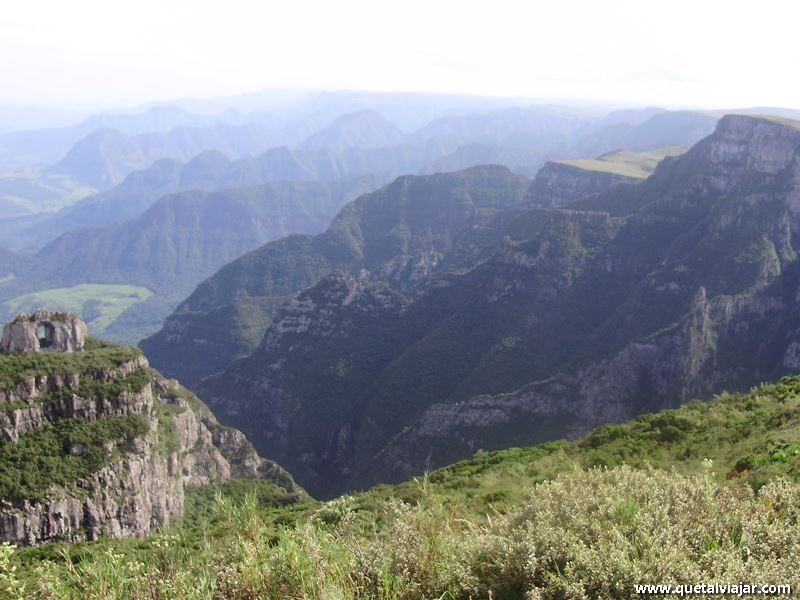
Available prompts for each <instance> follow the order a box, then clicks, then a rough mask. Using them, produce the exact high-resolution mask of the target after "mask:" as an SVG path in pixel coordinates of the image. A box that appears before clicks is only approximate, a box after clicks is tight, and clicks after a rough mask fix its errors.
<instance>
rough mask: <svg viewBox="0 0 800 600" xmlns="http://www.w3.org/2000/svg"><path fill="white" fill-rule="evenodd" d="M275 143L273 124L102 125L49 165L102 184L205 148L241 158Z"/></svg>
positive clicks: (103, 186) (115, 181)
mask: <svg viewBox="0 0 800 600" xmlns="http://www.w3.org/2000/svg"><path fill="white" fill-rule="evenodd" d="M274 144H275V139H274V137H273V136H272V135H271V133H270V130H269V129H268V128H267V127H266V126H264V125H260V124H255V123H251V124H247V125H241V126H232V125H213V126H211V127H179V128H176V129H173V130H171V131H169V132H168V133H146V134H141V135H137V136H132V137H131V136H126V135H124V134H122V133H121V132H119V131H117V130H114V129H101V130H98V131H96V132H94V133H92V134H90V135H89V136H87V137H86V138H84V139H83V140H81V141H80V142H78V143H77V144H75V146H73V147H72V149H70V151H69V153H68V154H67V155H66V156H65V157H64V158H63V159H62V160H61V161H60V162H58V163H57V164H55V165H53V167H52V169H51V170H52V171H54V172H57V173H65V174H68V175H70V176H71V177H73V178H74V179H77V180H78V181H83V182H85V183H89V184H90V185H94V186H95V187H98V188H109V187H111V186H112V185H115V184H117V183H119V182H120V181H122V180H123V179H124V177H125V176H126V175H127V174H128V173H130V172H132V171H135V170H137V169H144V168H146V167H148V166H149V165H150V164H151V163H153V162H154V161H156V160H158V159H161V158H179V159H182V160H188V159H190V158H192V157H193V156H196V155H197V154H199V153H201V152H203V151H206V150H217V151H220V152H223V153H224V154H226V155H228V156H231V157H234V158H238V157H242V156H247V155H256V154H259V153H261V152H264V150H266V149H267V148H270V147H271V146H273V145H274Z"/></svg>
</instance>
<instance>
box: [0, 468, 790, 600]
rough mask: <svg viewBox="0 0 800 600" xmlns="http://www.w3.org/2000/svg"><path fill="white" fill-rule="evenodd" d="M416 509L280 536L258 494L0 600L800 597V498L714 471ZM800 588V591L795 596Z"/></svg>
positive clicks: (347, 501) (337, 514) (784, 488)
mask: <svg viewBox="0 0 800 600" xmlns="http://www.w3.org/2000/svg"><path fill="white" fill-rule="evenodd" d="M419 485H420V493H419V494H418V500H417V501H416V502H414V503H404V502H402V501H400V500H396V499H390V500H388V501H387V502H386V503H385V504H384V505H382V506H380V507H379V508H376V509H372V510H369V511H363V510H362V511H359V510H358V503H357V502H356V501H355V499H354V498H351V497H344V498H340V499H338V500H334V501H332V502H328V503H326V504H322V505H320V506H319V507H318V508H316V509H315V510H313V511H312V512H310V513H309V514H307V515H306V516H305V517H304V518H302V519H299V520H297V521H296V522H294V523H293V524H291V525H289V526H286V527H285V528H284V529H282V530H280V531H278V532H277V533H276V532H275V530H274V527H273V525H274V523H273V521H270V520H268V519H267V518H266V517H265V511H264V509H263V507H262V506H261V505H260V504H259V503H258V501H257V499H256V497H255V496H254V495H248V496H247V497H245V499H244V501H241V502H234V501H231V500H230V499H228V498H225V497H224V496H222V495H219V496H217V498H216V500H215V503H214V508H213V511H212V512H213V513H214V514H213V518H212V519H211V520H210V521H209V524H208V526H207V527H201V528H193V529H192V530H191V533H190V532H189V530H187V529H183V530H181V529H179V528H178V529H174V530H173V531H172V533H171V534H163V535H159V536H155V537H153V538H152V539H150V540H149V541H147V542H133V541H130V540H128V541H120V542H103V543H99V544H88V545H84V546H82V547H80V548H79V549H77V550H75V549H64V550H61V552H60V553H59V554H57V555H56V556H49V557H48V556H46V553H45V556H44V557H40V558H39V559H38V560H32V559H30V557H29V558H28V559H27V560H26V561H24V562H23V561H20V560H19V558H18V557H16V556H15V555H14V553H13V551H12V550H11V549H10V548H8V547H5V548H4V549H3V550H2V552H0V595H2V597H4V598H6V597H7V598H14V599H16V598H42V599H44V598H47V599H53V600H56V599H57V600H62V599H78V598H81V599H82V598H88V599H107V598H113V599H117V598H119V599H128V598H132V599H137V600H138V599H177V600H183V599H186V600H188V599H192V600H194V599H208V600H212V599H222V598H225V599H228V598H230V599H234V600H251V599H257V598H258V599H276V600H277V599H281V600H291V599H305V598H310V599H320V600H333V599H351V598H353V599H367V598H369V599H380V600H389V599H391V600H422V599H426V600H427V599H452V600H454V599H469V598H474V599H478V598H492V599H493V600H502V599H512V598H513V599H534V598H570V599H571V598H575V599H578V598H581V599H583V598H586V599H596V598H634V597H636V595H635V594H634V585H635V584H637V583H676V584H677V583H701V582H707V583H709V582H720V583H726V582H733V583H738V582H741V581H745V582H748V583H788V584H794V585H795V586H800V553H798V552H797V548H800V523H799V522H798V517H800V486H798V485H797V484H793V483H789V482H786V481H784V480H780V479H779V480H776V481H773V482H771V483H769V484H767V485H765V486H764V487H762V488H761V489H760V490H759V492H758V493H754V492H753V491H752V489H751V488H750V487H749V486H746V485H743V484H741V483H738V482H735V483H724V482H719V481H718V480H717V479H716V478H713V477H711V474H710V472H709V471H707V472H706V473H703V474H701V475H695V476H683V475H679V474H677V473H672V472H665V471H658V470H653V469H648V468H645V469H638V470H637V469H632V468H630V467H625V466H623V467H618V468H614V469H603V468H595V469H590V470H578V469H576V470H574V471H572V472H569V473H565V474H563V475H561V476H559V477H557V478H556V479H555V480H553V481H550V482H546V483H541V484H538V485H536V486H534V487H533V488H531V490H530V492H529V493H528V494H527V496H526V498H525V500H524V501H522V502H520V503H519V504H517V505H516V506H514V507H513V508H511V509H510V510H509V511H508V512H506V513H505V514H489V515H486V516H485V517H484V518H483V519H475V518H468V517H467V516H466V515H468V514H470V513H469V511H468V510H467V509H468V507H465V506H462V505H459V504H458V503H454V502H452V500H451V499H450V498H449V497H447V496H443V495H441V494H439V493H436V492H434V491H432V488H430V487H429V486H428V484H427V482H426V481H424V480H423V481H421V482H419ZM798 589H800V588H798Z"/></svg>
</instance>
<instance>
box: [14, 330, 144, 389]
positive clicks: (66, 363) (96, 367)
mask: <svg viewBox="0 0 800 600" xmlns="http://www.w3.org/2000/svg"><path fill="white" fill-rule="evenodd" d="M141 355H142V352H141V350H139V349H138V348H134V347H131V346H116V345H108V344H104V343H103V342H100V341H98V340H94V339H92V338H89V341H88V342H87V347H86V350H85V351H84V352H74V353H64V352H35V353H25V354H14V355H4V354H0V390H12V389H14V388H15V387H16V386H17V385H18V384H19V383H21V382H23V381H26V380H28V379H30V378H32V377H35V376H37V375H45V374H46V375H66V374H69V373H77V374H90V375H91V373H95V372H98V371H108V370H112V369H116V368H118V367H119V366H121V365H122V364H124V363H126V362H129V361H131V360H134V359H135V358H138V357H139V356H141ZM128 381H129V382H131V383H135V380H132V379H131V380H128ZM87 384H89V382H87ZM92 385H93V384H92Z"/></svg>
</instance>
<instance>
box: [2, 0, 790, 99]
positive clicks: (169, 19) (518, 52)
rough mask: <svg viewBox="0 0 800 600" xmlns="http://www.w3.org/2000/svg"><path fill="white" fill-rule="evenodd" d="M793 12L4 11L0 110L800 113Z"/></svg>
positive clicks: (433, 1)
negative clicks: (375, 106) (376, 94)
mask: <svg viewBox="0 0 800 600" xmlns="http://www.w3.org/2000/svg"><path fill="white" fill-rule="evenodd" d="M795 5H797V6H795ZM798 17H800V3H796V2H795V3H793V2H790V1H780V2H778V1H769V0H766V1H765V0H761V1H760V2H754V1H735V0H734V1H728V2H718V1H716V0H693V1H684V0H671V1H669V2H652V1H646V0H638V1H629V0H610V1H608V0H607V1H605V2H601V1H584V0H580V1H579V0H558V1H549V2H541V1H536V0H527V1H509V0H482V1H481V2H473V1H471V0H461V1H460V2H453V1H450V0H426V1H419V0H404V1H399V0H395V1H393V2H386V1H383V0H371V1H361V0H334V1H331V0H319V1H317V0H314V1H311V0H281V1H279V2H276V1H273V0H261V1H258V0H251V1H244V0H215V1H214V2H209V1H206V0H193V1H191V2H188V1H184V0H158V1H155V0H137V1H136V2H132V1H130V0H128V1H125V2H122V1H118V0H102V1H99V0H70V1H69V2H64V0H25V1H24V2H11V1H7V2H4V3H3V7H2V11H0V105H4V106H13V105H17V106H19V105H36V106H46V107H51V108H62V109H78V108H81V109H84V108H111V107H124V106H136V105H140V104H143V103H147V102H152V101H159V100H167V99H171V98H186V97H194V98H203V97H216V96H227V95H233V94H241V93H247V92H255V91H259V90H263V89H282V88H289V89H363V90H376V91H426V92H447V93H463V94H480V95H488V96H525V97H531V98H558V99H575V100H583V101H607V102H623V103H627V104H657V105H660V106H696V107H727V108H734V107H747V106H784V107H791V108H800V77H798V76H797V70H798V64H800V63H799V62H798V58H800V44H798V43H797V23H798V22H799V21H798Z"/></svg>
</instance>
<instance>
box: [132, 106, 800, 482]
mask: <svg viewBox="0 0 800 600" xmlns="http://www.w3.org/2000/svg"><path fill="white" fill-rule="evenodd" d="M799 161H800V130H799V129H798V125H797V124H796V123H795V122H792V121H787V120H781V119H778V118H765V117H751V116H736V115H731V116H726V117H724V118H723V119H722V120H720V122H719V124H718V125H717V128H716V130H715V132H714V133H713V134H712V135H711V136H709V137H707V138H705V139H704V140H702V141H701V142H699V143H698V144H696V145H694V146H693V147H692V148H691V149H690V150H689V151H688V152H686V153H684V154H682V155H680V156H675V157H667V158H666V159H664V160H663V161H662V162H660V163H659V165H658V167H657V168H656V169H655V172H654V173H653V174H652V175H651V176H650V177H648V178H646V179H645V180H644V181H642V182H641V183H631V182H622V183H620V182H610V183H609V187H608V189H607V190H606V191H598V190H595V193H593V194H591V195H589V196H587V197H585V198H583V199H580V200H576V201H573V202H572V203H571V204H570V205H569V208H570V209H569V210H564V209H548V208H535V205H536V202H535V197H534V196H529V194H528V191H529V188H530V187H531V185H530V183H529V182H528V181H527V180H524V179H520V178H518V177H517V176H514V175H512V174H511V173H510V172H508V171H506V170H503V169H497V168H494V169H489V168H480V169H477V170H472V171H466V172H464V173H460V174H451V175H438V176H431V178H425V177H423V178H408V177H407V178H400V179H398V180H397V181H395V182H394V183H393V184H391V185H390V186H388V187H387V188H384V189H383V190H381V191H380V192H377V193H375V194H372V195H368V196H365V197H363V198H361V199H360V200H359V201H358V202H357V203H355V204H351V205H349V206H348V207H346V209H345V210H343V211H342V213H341V214H340V215H339V216H338V217H337V219H336V220H335V221H334V223H333V224H332V226H331V227H330V228H329V230H328V231H327V232H326V233H325V234H324V235H322V236H317V237H316V238H303V237H298V236H296V237H290V238H287V239H285V240H281V241H279V242H275V243H273V244H270V245H268V246H266V247H264V248H262V249H260V250H257V251H255V252H252V253H250V254H248V255H246V256H245V257H243V258H242V259H239V260H238V261H235V262H234V263H231V264H230V265H227V266H226V267H225V268H223V269H222V270H221V271H220V272H219V273H218V274H217V275H215V276H214V277H212V278H211V279H209V280H208V281H206V282H205V283H204V284H202V285H201V286H200V287H199V288H198V289H197V290H196V291H195V293H194V294H193V295H192V296H190V297H189V298H188V299H187V300H186V301H185V302H184V303H183V304H182V305H181V306H180V307H179V309H178V311H177V312H176V313H175V314H174V315H173V316H172V317H170V319H168V321H167V323H166V325H165V329H164V330H163V331H162V332H161V333H160V334H158V335H157V336H155V337H153V338H151V339H150V340H147V341H146V342H144V343H143V347H144V348H145V349H146V350H147V352H148V354H149V355H151V358H152V360H153V362H154V364H156V365H157V366H158V367H159V368H161V369H163V370H164V371H165V372H167V373H170V372H173V373H180V374H181V376H185V377H186V378H187V379H188V380H189V381H191V385H192V386H193V387H194V388H195V389H197V390H198V391H199V392H200V393H201V396H202V397H203V398H204V399H205V400H206V401H207V402H208V403H209V405H210V406H211V407H212V409H213V410H214V411H215V412H216V414H218V415H219V416H220V418H221V419H222V421H223V422H226V423H230V424H235V425H237V426H241V427H242V429H243V430H244V431H245V433H246V434H247V435H248V436H249V437H250V438H251V439H252V440H253V442H254V444H255V445H256V447H257V448H258V449H259V451H261V452H264V453H265V454H267V455H269V456H272V457H274V458H276V459H277V460H278V461H279V462H282V463H283V464H285V465H286V466H287V467H288V468H289V469H290V471H292V472H293V474H294V475H295V476H296V477H297V478H298V480H299V481H300V482H301V483H302V484H304V485H305V486H307V487H308V489H309V490H311V491H312V493H316V494H322V495H329V494H335V493H338V492H341V491H343V490H346V489H352V488H353V487H362V486H365V485H369V484H372V483H376V482H378V481H387V480H388V481H394V480H399V479H402V478H405V477H407V476H408V475H410V474H413V473H419V472H421V471H422V470H424V469H425V468H430V467H435V466H437V465H441V464H446V463H447V462H451V461H453V460H456V459H458V458H460V457H462V456H465V455H468V454H470V453H471V452H474V451H475V450H476V449H478V448H484V449H492V448H497V447H503V446H508V445H509V444H512V445H513V444H530V443H534V442H538V441H543V440H546V439H553V438H555V437H559V436H562V435H564V434H576V433H580V432H581V431H585V430H587V429H590V428H591V427H593V426H595V425H597V424H599V423H603V422H609V421H619V420H623V419H626V418H629V417H631V416H633V415H635V414H638V413H641V412H644V411H649V410H655V409H659V408H664V407H669V406H675V405H677V404H679V403H681V402H683V401H685V400H687V399H688V398H690V397H693V396H707V395H709V394H711V393H713V392H715V391H717V390H719V389H721V388H722V387H728V388H732V389H742V388H746V387H748V386H750V385H752V384H754V383H757V382H759V381H761V380H764V379H768V378H773V377H776V376H778V375H780V374H783V373H785V372H787V371H789V370H791V369H793V368H796V361H797V358H796V356H797V355H798V352H797V349H796V348H795V346H796V345H797V344H796V342H795V341H794V335H795V333H794V332H796V331H797V330H798V324H797V323H796V319H797V317H796V315H795V314H794V313H795V311H794V310H793V309H792V306H793V305H794V303H793V301H792V300H791V299H792V298H793V297H794V294H795V292H796V289H797V282H796V255H795V251H794V250H793V239H794V236H795V225H794V224H795V223H796V222H797V221H796V218H794V216H793V215H794V211H795V207H794V198H795V196H796V193H797V192H796V190H797V188H796V186H797V183H796V181H797V180H796V178H795V173H796V168H797V165H798V164H800V162H799ZM427 190H431V191H427ZM433 190H436V192H435V193H433ZM307 286H310V287H307ZM303 288H306V289H303ZM300 290H303V291H300ZM298 292H300V293H299V294H298ZM287 300H288V301H287ZM253 305H258V308H257V309H254V308H253ZM224 307H227V308H224ZM235 307H236V308H235ZM244 307H247V308H244ZM237 310H238V311H239V312H243V311H244V312H248V311H249V312H250V313H251V315H252V314H253V313H256V314H258V315H259V316H258V317H253V316H251V317H250V318H251V319H253V320H261V322H267V321H269V323H270V324H269V328H268V329H267V330H266V333H265V335H264V337H263V339H262V340H261V342H260V344H259V346H258V347H257V348H256V350H255V351H254V352H253V353H252V355H250V356H247V357H245V358H241V359H240V360H238V361H236V362H234V363H233V364H232V365H231V366H229V367H227V368H226V369H225V370H224V372H222V373H221V374H218V375H214V376H213V377H210V378H207V379H206V380H205V381H202V382H200V383H198V378H199V377H201V376H202V375H208V374H210V372H213V369H215V368H220V367H222V368H224V366H223V365H221V364H220V363H221V362H222V361H218V362H217V363H215V364H208V363H207V364H205V365H202V364H200V363H198V362H197V358H198V356H197V354H196V352H195V351H193V350H192V343H197V342H196V341H195V342H189V341H188V340H189V339H191V340H197V339H198V338H196V337H194V336H195V332H197V333H199V335H200V336H201V338H200V339H202V336H203V335H208V334H209V333H210V332H211V331H217V332H218V333H217V337H215V338H214V339H215V340H219V341H220V342H221V343H220V345H221V349H222V351H223V352H232V351H235V350H236V349H237V348H236V347H235V345H232V344H228V343H227V342H224V341H223V340H225V335H224V331H225V330H226V328H229V327H230V323H231V318H230V315H231V313H235V312H236V311H237ZM226 312H227V314H228V317H227V318H222V317H219V318H218V315H220V314H221V313H226ZM231 330H232V328H231ZM171 344H172V345H174V346H175V348H176V349H177V348H180V350H179V351H178V352H182V353H184V356H185V360H183V361H181V360H180V359H179V358H178V357H179V356H180V355H179V354H178V352H172V351H170V350H169V348H170V347H171ZM238 350H239V352H240V353H242V352H243V350H244V349H243V347H242V345H241V344H240V345H239V347H238ZM245 351H246V350H245ZM202 371H205V373H203V372H202Z"/></svg>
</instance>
